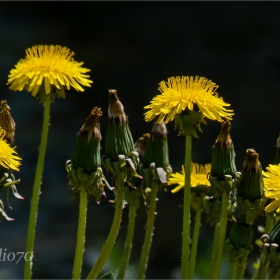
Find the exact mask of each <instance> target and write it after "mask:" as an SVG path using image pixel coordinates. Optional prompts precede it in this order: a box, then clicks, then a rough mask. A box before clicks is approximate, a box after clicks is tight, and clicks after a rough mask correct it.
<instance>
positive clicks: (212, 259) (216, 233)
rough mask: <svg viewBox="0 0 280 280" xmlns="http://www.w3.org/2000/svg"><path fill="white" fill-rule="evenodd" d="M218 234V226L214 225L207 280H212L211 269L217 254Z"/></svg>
mask: <svg viewBox="0 0 280 280" xmlns="http://www.w3.org/2000/svg"><path fill="white" fill-rule="evenodd" d="M219 232H220V225H219V224H216V225H215V231H214V239H213V248H212V254H211V260H210V265H209V270H208V277H207V278H209V279H213V272H214V271H213V267H214V265H215V262H216V258H217V252H218V248H219Z"/></svg>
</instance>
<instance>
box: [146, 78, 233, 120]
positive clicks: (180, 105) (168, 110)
mask: <svg viewBox="0 0 280 280" xmlns="http://www.w3.org/2000/svg"><path fill="white" fill-rule="evenodd" d="M217 88H218V85H216V84H215V83H213V82H212V81H211V80H208V79H206V78H204V77H198V76H196V77H192V76H190V77H189V76H182V77H171V78H168V80H167V82H165V81H161V82H160V83H159V88H158V90H159V91H160V92H161V93H162V94H161V95H157V96H156V97H154V98H153V100H152V101H151V104H150V105H148V106H146V107H144V108H145V109H150V110H149V111H148V112H146V113H145V120H146V121H148V122H149V121H152V120H153V119H154V118H156V117H158V119H157V121H156V123H160V122H162V121H164V122H165V123H168V122H169V121H172V120H173V119H174V118H175V116H176V115H177V114H181V113H182V112H183V111H184V110H186V109H188V110H190V111H193V110H194V109H195V106H196V105H197V107H198V109H199V111H200V112H201V113H202V118H203V117H204V116H205V117H207V118H209V119H211V120H217V121H220V122H221V121H222V118H226V119H231V116H232V115H233V110H229V109H225V108H224V107H227V106H230V104H228V103H225V102H224V101H223V99H222V98H220V97H218V94H217V93H216V89H217Z"/></svg>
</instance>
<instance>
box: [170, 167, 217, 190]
mask: <svg viewBox="0 0 280 280" xmlns="http://www.w3.org/2000/svg"><path fill="white" fill-rule="evenodd" d="M210 171H211V164H210V163H208V164H205V165H201V164H197V163H192V169H191V187H193V188H194V187H197V186H206V187H210V182H209V181H208V179H207V174H208V173H209V172H210ZM173 184H178V187H176V188H175V189H173V190H172V191H171V192H172V193H176V192H178V191H179V190H181V189H183V188H184V186H185V170H184V165H182V173H178V172H176V173H172V174H171V176H170V178H169V180H168V185H173Z"/></svg>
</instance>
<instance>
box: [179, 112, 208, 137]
mask: <svg viewBox="0 0 280 280" xmlns="http://www.w3.org/2000/svg"><path fill="white" fill-rule="evenodd" d="M201 122H204V123H205V121H204V119H203V114H202V113H201V112H196V111H190V110H188V115H182V114H180V115H179V114H176V115H175V128H178V130H179V135H181V134H183V135H185V136H193V137H195V138H198V135H197V133H196V130H197V129H198V130H199V131H200V132H202V130H201V128H200V123H201Z"/></svg>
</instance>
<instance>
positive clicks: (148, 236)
mask: <svg viewBox="0 0 280 280" xmlns="http://www.w3.org/2000/svg"><path fill="white" fill-rule="evenodd" d="M157 189H158V185H157V183H156V182H155V181H151V192H150V193H149V201H150V203H149V211H148V217H147V222H146V231H145V238H144V243H143V246H142V252H141V258H140V263H139V267H138V274H137V279H144V277H145V272H146V268H147V264H148V260H149V254H150V249H151V244H152V238H153V231H154V221H155V210H156V197H157Z"/></svg>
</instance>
